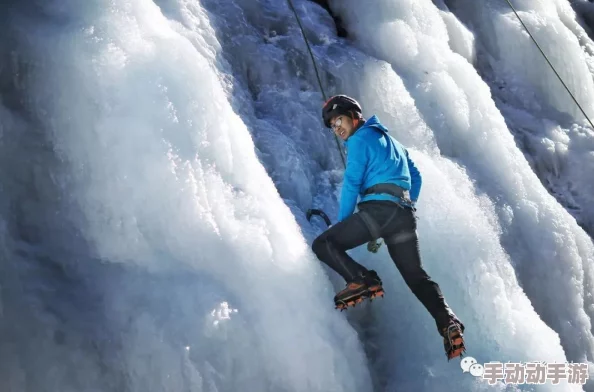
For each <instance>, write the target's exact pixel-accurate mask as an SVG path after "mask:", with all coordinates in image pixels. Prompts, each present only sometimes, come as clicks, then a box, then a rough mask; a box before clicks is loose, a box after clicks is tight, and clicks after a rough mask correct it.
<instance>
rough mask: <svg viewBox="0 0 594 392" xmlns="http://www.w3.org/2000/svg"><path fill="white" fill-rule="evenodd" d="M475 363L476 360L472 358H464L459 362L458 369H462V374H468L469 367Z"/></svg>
mask: <svg viewBox="0 0 594 392" xmlns="http://www.w3.org/2000/svg"><path fill="white" fill-rule="evenodd" d="M475 363H476V359H474V358H473V357H466V358H464V359H462V361H461V362H460V367H461V368H462V372H463V373H468V371H469V370H470V367H471V366H472V365H474V364H475ZM471 374H472V373H471Z"/></svg>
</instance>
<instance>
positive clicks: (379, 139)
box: [338, 116, 422, 221]
mask: <svg viewBox="0 0 594 392" xmlns="http://www.w3.org/2000/svg"><path fill="white" fill-rule="evenodd" d="M345 143H346V148H347V164H346V170H345V172H344V182H343V185H342V193H341V196H340V210H339V215H338V220H339V221H342V220H344V219H345V218H348V217H349V216H350V215H351V214H352V213H353V212H354V211H355V207H356V205H357V198H358V197H359V196H360V197H361V202H363V201H368V200H391V201H394V202H397V203H398V202H400V200H399V198H398V197H394V196H391V195H388V194H371V195H367V196H364V195H363V192H364V191H365V189H367V188H369V187H371V186H373V185H375V184H379V183H392V184H396V185H398V186H400V187H402V188H404V189H407V190H409V193H410V199H411V200H412V201H413V202H416V201H417V199H418V198H419V193H420V192H421V183H422V179H421V173H420V172H419V170H418V169H417V168H416V166H415V164H414V163H413V161H412V160H411V159H410V157H409V156H408V151H407V150H406V148H405V147H404V146H402V145H401V144H400V143H399V142H398V141H397V140H396V139H394V138H393V137H391V136H390V135H389V134H388V130H387V129H386V128H385V127H384V126H383V125H382V124H380V122H379V119H378V118H377V116H372V117H371V118H369V119H368V120H367V121H366V122H365V123H364V124H363V125H362V126H361V127H360V128H359V129H358V130H357V131H356V132H355V133H354V134H352V135H351V136H350V137H349V138H348V139H347V140H346V142H345Z"/></svg>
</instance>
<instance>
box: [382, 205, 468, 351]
mask: <svg viewBox="0 0 594 392" xmlns="http://www.w3.org/2000/svg"><path fill="white" fill-rule="evenodd" d="M396 219H398V217H397V218H396ZM397 225H398V226H399V227H397V228H396V230H395V231H394V232H393V233H391V234H390V235H389V236H387V238H385V240H386V245H387V246H388V252H389V253H390V257H391V258H392V260H393V261H394V264H396V267H397V268H398V270H399V271H400V273H401V275H402V277H403V278H404V281H405V282H406V284H407V285H408V287H409V288H410V289H411V291H412V292H413V293H414V294H415V296H416V297H417V298H418V299H419V301H420V302H421V303H422V304H423V305H424V306H425V308H426V309H427V310H428V311H429V313H430V314H431V316H433V319H434V320H435V323H436V324H437V330H438V332H439V334H440V335H442V336H443V338H444V348H445V350H446V355H447V356H448V359H451V358H454V357H457V356H459V355H461V354H462V353H463V352H464V350H465V348H464V340H463V338H462V333H463V332H464V325H463V324H462V322H460V320H458V318H457V317H456V315H455V314H454V312H453V311H452V310H451V309H450V307H449V305H448V304H447V302H446V300H445V298H444V296H443V294H442V292H441V289H440V288H439V285H438V284H437V283H436V282H434V281H433V280H432V279H431V278H430V277H429V275H428V274H427V272H426V271H425V269H424V268H423V266H422V263H421V255H420V250H419V239H418V237H417V232H416V218H415V217H414V214H413V213H412V211H410V210H402V211H401V214H400V219H398V224H397Z"/></svg>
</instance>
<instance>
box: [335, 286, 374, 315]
mask: <svg viewBox="0 0 594 392" xmlns="http://www.w3.org/2000/svg"><path fill="white" fill-rule="evenodd" d="M383 296H384V289H383V288H382V287H381V286H376V287H370V288H368V289H367V290H366V291H365V292H363V293H361V294H358V295H353V296H350V297H348V298H340V299H338V298H337V299H335V300H334V303H335V305H336V309H340V311H341V312H342V311H343V310H346V309H348V308H349V307H355V306H357V305H358V304H360V303H362V302H363V301H364V300H365V299H369V301H370V302H371V301H373V299H374V298H377V297H382V298H383Z"/></svg>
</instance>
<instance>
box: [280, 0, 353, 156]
mask: <svg viewBox="0 0 594 392" xmlns="http://www.w3.org/2000/svg"><path fill="white" fill-rule="evenodd" d="M287 1H288V3H289V7H291V10H292V11H293V13H294V14H295V18H296V19H297V23H298V24H299V29H300V30H301V35H303V40H304V41H305V45H306V46H307V51H308V52H309V56H310V57H311V62H312V63H313V66H314V70H315V72H316V77H317V79H318V84H319V85H320V91H321V92H322V97H323V98H324V102H326V100H327V99H328V97H327V96H326V93H325V92H324V87H323V86H322V79H321V78H320V73H319V71H318V65H317V63H316V59H315V57H314V55H313V52H312V50H311V47H310V46H309V40H308V39H307V37H306V35H305V30H304V29H303V25H302V24H301V19H300V18H299V15H298V14H297V10H296V9H295V6H294V5H293V1H292V0H287ZM334 139H335V140H336V147H337V148H338V151H339V152H340V157H341V158H342V164H343V165H344V167H345V168H346V163H345V159H344V153H343V151H342V148H340V142H339V141H338V136H336V134H334Z"/></svg>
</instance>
